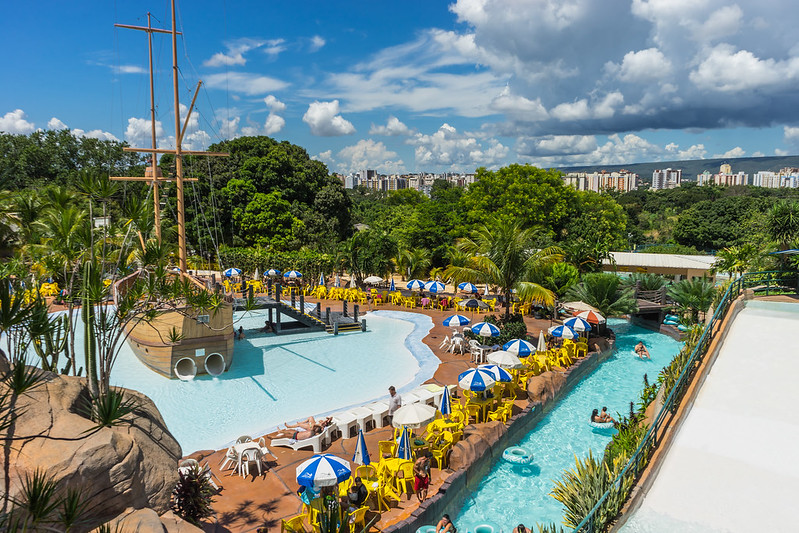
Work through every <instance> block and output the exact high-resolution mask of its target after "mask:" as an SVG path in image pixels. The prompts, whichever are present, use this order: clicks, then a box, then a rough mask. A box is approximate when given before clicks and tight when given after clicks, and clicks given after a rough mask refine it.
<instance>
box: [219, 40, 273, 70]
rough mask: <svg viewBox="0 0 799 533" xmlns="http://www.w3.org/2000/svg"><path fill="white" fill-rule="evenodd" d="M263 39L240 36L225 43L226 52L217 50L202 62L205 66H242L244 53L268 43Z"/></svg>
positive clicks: (245, 62) (244, 60) (245, 60)
mask: <svg viewBox="0 0 799 533" xmlns="http://www.w3.org/2000/svg"><path fill="white" fill-rule="evenodd" d="M269 42H270V41H265V40H263V39H249V38H246V37H244V38H241V39H235V40H232V41H228V42H226V43H225V48H227V51H226V52H217V53H215V54H214V55H212V56H211V57H210V59H207V60H205V61H204V62H203V66H205V67H232V66H244V65H246V64H247V59H245V57H244V54H246V53H247V52H249V51H251V50H255V49H257V48H260V47H262V46H264V45H265V44H267V43H269Z"/></svg>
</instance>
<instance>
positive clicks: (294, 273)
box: [283, 270, 302, 279]
mask: <svg viewBox="0 0 799 533" xmlns="http://www.w3.org/2000/svg"><path fill="white" fill-rule="evenodd" d="M283 277H284V278H286V279H300V278H301V277H302V274H300V273H299V272H297V271H296V270H289V271H288V272H286V273H285V274H283Z"/></svg>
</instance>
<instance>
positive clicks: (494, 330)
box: [472, 322, 499, 337]
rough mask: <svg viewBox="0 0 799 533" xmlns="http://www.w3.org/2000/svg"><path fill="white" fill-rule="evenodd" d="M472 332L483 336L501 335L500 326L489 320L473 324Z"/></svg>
mask: <svg viewBox="0 0 799 533" xmlns="http://www.w3.org/2000/svg"><path fill="white" fill-rule="evenodd" d="M472 333H474V334H475V335H480V336H481V337H499V328H498V327H496V326H495V325H494V324H489V323H488V322H478V323H477V324H475V325H474V326H472Z"/></svg>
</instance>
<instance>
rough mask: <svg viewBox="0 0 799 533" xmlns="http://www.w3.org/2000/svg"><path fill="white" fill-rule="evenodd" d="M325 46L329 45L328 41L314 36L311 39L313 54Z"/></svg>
mask: <svg viewBox="0 0 799 533" xmlns="http://www.w3.org/2000/svg"><path fill="white" fill-rule="evenodd" d="M325 44H327V41H325V40H324V38H323V37H322V36H320V35H314V36H313V37H311V52H316V51H318V50H319V49H320V48H322V47H323V46H324V45H325Z"/></svg>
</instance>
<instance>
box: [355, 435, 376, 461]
mask: <svg viewBox="0 0 799 533" xmlns="http://www.w3.org/2000/svg"><path fill="white" fill-rule="evenodd" d="M352 462H353V463H355V464H356V465H363V466H366V465H368V464H369V463H371V462H372V461H371V459H369V450H367V449H366V439H365V438H364V437H363V430H362V429H359V430H358V442H356V443H355V453H354V454H353V456H352Z"/></svg>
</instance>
